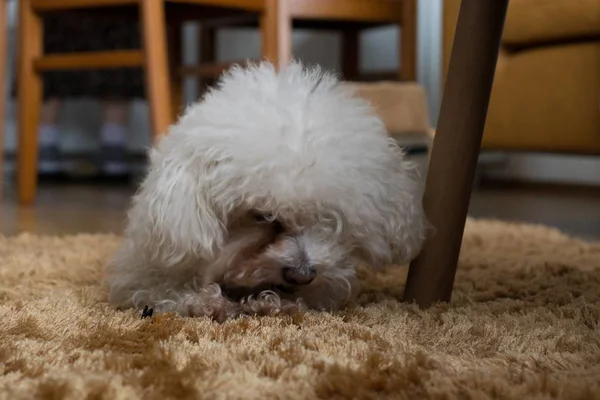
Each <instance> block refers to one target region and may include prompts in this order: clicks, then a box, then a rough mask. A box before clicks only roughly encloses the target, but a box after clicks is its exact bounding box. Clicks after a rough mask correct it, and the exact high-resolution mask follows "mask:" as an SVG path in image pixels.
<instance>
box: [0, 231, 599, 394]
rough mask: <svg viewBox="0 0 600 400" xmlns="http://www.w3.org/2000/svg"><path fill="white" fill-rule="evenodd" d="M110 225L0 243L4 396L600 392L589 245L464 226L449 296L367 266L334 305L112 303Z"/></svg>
mask: <svg viewBox="0 0 600 400" xmlns="http://www.w3.org/2000/svg"><path fill="white" fill-rule="evenodd" d="M117 244H118V238H117V237H116V236H110V235H79V236H67V237H39V236H33V235H20V236H17V237H12V238H0V398H1V399H34V398H48V399H106V400H109V399H110V400H113V399H145V400H151V399H161V400H162V399H171V398H177V399H188V398H198V399H204V398H206V399H275V398H277V399H336V398H353V399H386V398H399V399H485V398H496V399H513V398H519V399H545V398H556V399H586V400H589V399H600V322H599V320H600V243H586V242H583V241H580V240H577V239H574V238H570V237H568V236H565V235H563V234H561V233H560V232H558V231H556V230H553V229H549V228H546V227H542V226H533V225H520V224H508V223H502V222H496V221H473V220H469V221H468V224H467V230H466V233H465V237H464V247H463V251H462V254H461V259H460V269H459V272H458V276H457V280H456V289H455V295H454V298H453V301H452V302H451V304H450V305H446V306H443V305H440V306H436V307H434V308H432V309H429V310H427V311H419V310H417V309H416V308H414V307H412V306H409V305H406V304H403V303H401V302H399V300H398V299H399V298H400V297H401V294H402V291H403V282H404V279H405V275H406V269H405V268H399V269H396V270H390V271H385V272H381V273H377V274H372V273H367V272H362V273H361V274H362V280H363V282H364V288H363V291H362V295H361V296H360V299H359V301H358V304H356V305H354V306H353V307H351V308H350V309H348V310H345V311H343V312H340V313H337V314H333V315H332V314H323V313H307V314H302V315H297V316H287V317H264V318H245V319H240V320H235V321H230V322H227V323H225V324H221V325H220V324H217V323H213V322H211V321H209V320H207V319H185V318H180V317H177V316H173V315H160V316H154V317H152V318H147V319H141V318H140V311H139V310H136V311H130V312H116V311H113V310H111V308H110V307H109V306H108V305H107V304H106V302H105V300H104V296H105V292H104V290H103V288H102V287H101V286H100V285H99V284H98V281H99V280H100V278H101V274H102V266H103V264H104V263H105V262H106V260H107V259H108V257H109V256H110V255H111V253H112V252H113V251H114V250H115V248H116V246H117Z"/></svg>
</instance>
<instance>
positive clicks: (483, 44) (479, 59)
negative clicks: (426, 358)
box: [404, 0, 508, 307]
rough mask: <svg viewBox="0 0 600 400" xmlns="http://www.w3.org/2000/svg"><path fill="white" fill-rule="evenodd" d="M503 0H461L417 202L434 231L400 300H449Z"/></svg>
mask: <svg viewBox="0 0 600 400" xmlns="http://www.w3.org/2000/svg"><path fill="white" fill-rule="evenodd" d="M507 8H508V0H462V3H461V7H460V14H459V18H458V24H457V28H456V36H455V39H454V47H453V49H452V55H451V58H450V66H449V70H448V77H447V81H446V86H445V92H444V96H443V100H442V105H441V110H440V117H439V121H438V129H437V132H436V135H435V139H434V144H433V148H432V153H431V161H430V166H429V173H428V176H427V184H426V189H425V195H424V199H423V206H424V208H425V213H426V214H427V216H428V218H429V221H430V222H431V224H432V225H433V228H434V230H435V232H434V233H433V234H432V236H431V237H430V238H429V240H428V241H427V242H426V243H425V246H424V248H423V250H422V251H421V254H420V255H419V256H418V257H417V258H416V259H415V260H414V261H413V262H412V264H411V266H410V270H409V272H408V277H407V282H406V289H405V294H404V297H405V300H406V301H408V302H411V303H412V302H415V303H417V304H418V305H419V306H422V307H427V306H430V305H432V304H434V303H436V302H439V301H443V302H447V301H450V298H451V295H452V287H453V285H454V277H455V273H456V266H457V263H458V257H459V254H460V247H461V242H462V237H463V231H464V227H465V221H466V217H467V212H468V207H469V199H470V195H471V187H472V183H473V179H474V175H475V167H476V163H477V158H478V155H479V148H480V145H481V138H482V135H483V129H484V127H485V120H486V116H487V109H488V105H489V100H490V95H491V90H492V86H493V80H494V74H495V70H496V63H497V60H498V51H499V47H500V39H501V37H502V31H503V28H504V19H505V16H506V10H507Z"/></svg>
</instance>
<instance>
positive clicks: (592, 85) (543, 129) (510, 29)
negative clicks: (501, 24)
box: [443, 0, 600, 154]
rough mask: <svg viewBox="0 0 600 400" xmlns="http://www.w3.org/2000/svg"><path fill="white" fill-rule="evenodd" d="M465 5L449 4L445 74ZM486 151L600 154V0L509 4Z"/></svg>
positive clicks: (529, 0) (535, 0) (523, 0)
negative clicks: (461, 8)
mask: <svg viewBox="0 0 600 400" xmlns="http://www.w3.org/2000/svg"><path fill="white" fill-rule="evenodd" d="M486 1H487V0H486ZM459 7H460V0H444V20H443V23H444V27H443V53H444V62H443V65H444V68H443V71H444V76H445V74H446V71H447V68H448V62H449V57H450V51H451V49H452V42H453V39H454V29H455V26H456V21H457V18H458V12H459ZM474 34H476V33H474ZM483 148H484V149H487V150H490V149H492V150H522V151H543V152H558V153H579V154H600V0H510V3H509V9H508V14H507V18H506V25H505V29H504V34H503V39H502V48H501V52H500V56H499V61H498V65H497V71H496V77H495V81H494V87H493V90H492V97H491V100H490V107H489V113H488V119H487V124H486V128H485V132H484V138H483Z"/></svg>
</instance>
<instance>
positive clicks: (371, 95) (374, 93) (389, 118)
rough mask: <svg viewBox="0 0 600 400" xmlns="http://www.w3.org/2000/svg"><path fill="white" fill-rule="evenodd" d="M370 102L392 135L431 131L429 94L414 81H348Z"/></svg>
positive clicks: (420, 133) (359, 94) (428, 133)
mask: <svg viewBox="0 0 600 400" xmlns="http://www.w3.org/2000/svg"><path fill="white" fill-rule="evenodd" d="M344 84H345V85H346V86H348V87H350V88H352V89H353V90H354V92H355V93H356V95H357V96H359V97H361V98H362V99H364V100H366V101H367V102H369V103H370V104H371V106H372V107H373V108H374V110H375V111H376V112H377V114H378V115H379V117H380V118H381V119H382V121H383V122H384V124H385V126H386V128H387V131H388V133H389V134H390V135H392V136H398V135H415V134H416V135H423V136H427V135H430V134H431V125H430V123H429V110H428V108H427V94H426V93H425V89H424V88H423V86H422V85H420V84H419V83H415V82H376V83H367V82H346V83H344Z"/></svg>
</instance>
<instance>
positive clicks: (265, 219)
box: [253, 213, 284, 234]
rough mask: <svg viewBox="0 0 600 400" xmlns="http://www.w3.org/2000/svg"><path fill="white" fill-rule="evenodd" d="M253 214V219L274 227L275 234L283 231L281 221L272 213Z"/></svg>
mask: <svg viewBox="0 0 600 400" xmlns="http://www.w3.org/2000/svg"><path fill="white" fill-rule="evenodd" d="M253 216H254V220H255V221H257V222H260V223H264V224H270V225H272V226H273V227H274V229H275V233H277V234H279V233H282V232H283V231H284V229H283V225H282V224H281V222H280V221H279V220H278V219H276V218H275V217H273V215H272V214H261V213H254V214H253Z"/></svg>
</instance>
